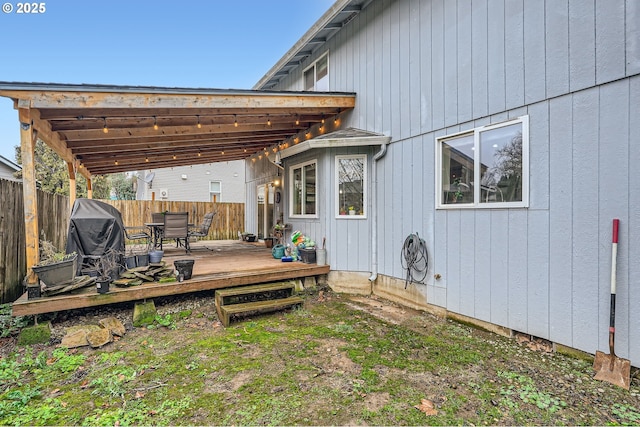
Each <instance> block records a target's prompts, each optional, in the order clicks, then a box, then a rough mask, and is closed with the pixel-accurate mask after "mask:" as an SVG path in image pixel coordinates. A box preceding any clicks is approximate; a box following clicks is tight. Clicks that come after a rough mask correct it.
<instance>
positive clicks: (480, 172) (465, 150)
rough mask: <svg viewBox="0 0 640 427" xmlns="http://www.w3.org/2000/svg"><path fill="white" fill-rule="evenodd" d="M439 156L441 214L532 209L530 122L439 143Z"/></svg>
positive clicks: (486, 128) (482, 129) (519, 120)
mask: <svg viewBox="0 0 640 427" xmlns="http://www.w3.org/2000/svg"><path fill="white" fill-rule="evenodd" d="M436 150H437V153H436V159H437V162H438V168H437V170H438V171H439V173H437V176H436V200H437V204H438V208H502V207H507V208H510V207H527V206H528V205H529V117H528V116H523V117H519V118H517V119H515V120H510V121H507V122H504V123H498V124H494V125H487V126H482V127H479V128H476V129H472V130H470V131H467V132H461V133H458V134H455V135H449V136H445V137H442V138H438V139H437V140H436ZM476 183H479V185H476Z"/></svg>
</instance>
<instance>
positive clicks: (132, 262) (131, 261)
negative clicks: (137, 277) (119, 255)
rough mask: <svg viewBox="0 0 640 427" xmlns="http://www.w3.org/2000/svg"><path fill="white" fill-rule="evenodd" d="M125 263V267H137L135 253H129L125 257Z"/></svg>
mask: <svg viewBox="0 0 640 427" xmlns="http://www.w3.org/2000/svg"><path fill="white" fill-rule="evenodd" d="M124 265H125V267H127V268H128V269H129V268H135V267H136V265H137V264H136V256H135V255H128V256H126V257H125V258H124Z"/></svg>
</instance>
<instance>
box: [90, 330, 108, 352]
mask: <svg viewBox="0 0 640 427" xmlns="http://www.w3.org/2000/svg"><path fill="white" fill-rule="evenodd" d="M87 341H88V342H89V345H90V346H91V347H93V348H100V347H102V346H103V345H105V344H109V343H110V342H111V341H113V335H111V331H110V330H109V329H107V328H100V329H99V330H97V331H91V332H89V333H88V334H87Z"/></svg>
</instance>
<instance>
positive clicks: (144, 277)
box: [113, 261, 175, 287]
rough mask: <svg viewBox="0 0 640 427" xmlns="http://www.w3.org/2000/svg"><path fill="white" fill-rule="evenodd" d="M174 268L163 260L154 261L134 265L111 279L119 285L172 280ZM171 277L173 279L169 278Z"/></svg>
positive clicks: (137, 284) (127, 285)
mask: <svg viewBox="0 0 640 427" xmlns="http://www.w3.org/2000/svg"><path fill="white" fill-rule="evenodd" d="M173 275H174V270H173V268H172V267H168V266H167V263H166V262H164V261H161V262H154V263H151V264H149V265H147V266H143V267H135V268H130V269H128V270H126V271H125V272H124V273H122V274H120V278H119V279H117V280H114V281H113V284H114V285H116V286H119V287H129V286H139V285H141V284H143V283H145V282H162V283H165V282H173V281H175V277H173ZM171 279H173V280H171Z"/></svg>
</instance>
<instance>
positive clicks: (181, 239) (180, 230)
mask: <svg viewBox="0 0 640 427" xmlns="http://www.w3.org/2000/svg"><path fill="white" fill-rule="evenodd" d="M162 237H163V238H164V239H175V240H176V246H178V247H179V246H180V245H181V243H184V248H185V250H186V251H187V253H189V252H190V248H189V212H166V213H165V214H164V230H163V231H162ZM160 249H162V240H160Z"/></svg>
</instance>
